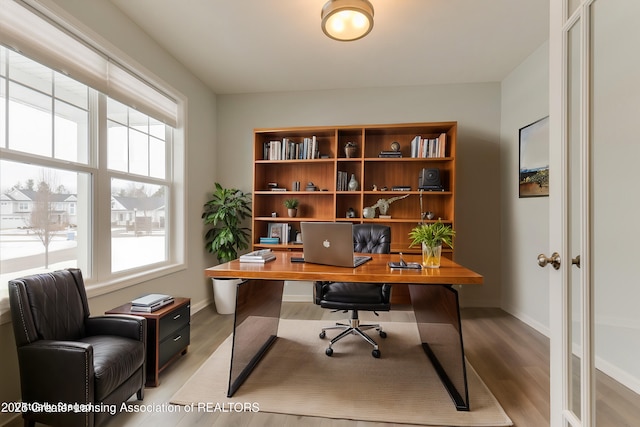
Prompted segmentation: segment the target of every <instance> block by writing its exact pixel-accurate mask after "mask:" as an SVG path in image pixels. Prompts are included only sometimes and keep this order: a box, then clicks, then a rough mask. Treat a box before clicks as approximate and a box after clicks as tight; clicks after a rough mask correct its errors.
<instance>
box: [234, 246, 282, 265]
mask: <svg viewBox="0 0 640 427" xmlns="http://www.w3.org/2000/svg"><path fill="white" fill-rule="evenodd" d="M274 259H276V255H275V254H274V253H273V252H271V249H260V250H257V251H253V252H249V253H248V254H244V255H240V262H257V263H262V264H264V263H265V262H269V261H273V260H274Z"/></svg>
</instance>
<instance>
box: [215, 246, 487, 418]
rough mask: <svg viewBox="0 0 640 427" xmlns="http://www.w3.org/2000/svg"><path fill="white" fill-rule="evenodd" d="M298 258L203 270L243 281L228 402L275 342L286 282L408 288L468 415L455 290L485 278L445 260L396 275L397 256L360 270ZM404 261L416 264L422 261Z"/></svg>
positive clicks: (434, 358)
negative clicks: (437, 265) (392, 263)
mask: <svg viewBox="0 0 640 427" xmlns="http://www.w3.org/2000/svg"><path fill="white" fill-rule="evenodd" d="M295 255H296V254H294V253H291V252H276V259H275V260H274V261H271V262H268V263H266V264H258V263H240V262H239V261H238V260H234V261H231V262H228V263H225V264H220V265H218V266H215V267H212V268H208V269H206V270H205V273H206V275H207V276H208V277H214V278H225V277H226V278H240V279H245V280H244V281H243V282H242V283H240V284H239V285H238V296H237V299H236V312H235V322H234V333H233V349H232V354H231V368H230V375H229V388H228V392H227V396H228V397H231V396H232V395H233V394H234V393H235V391H236V390H237V389H238V388H239V387H240V386H241V385H242V383H243V382H244V380H245V379H246V378H247V377H248V376H249V374H250V373H251V371H252V370H253V369H254V368H255V366H256V365H257V364H258V362H259V361H260V359H261V358H262V356H263V355H264V354H265V353H266V351H267V350H268V349H269V347H270V346H271V345H272V344H273V342H275V340H276V339H277V333H278V321H279V319H280V308H281V305H282V291H283V288H284V281H285V280H304V281H316V280H324V281H346V282H367V283H391V284H394V283H405V284H407V285H409V286H408V287H409V294H410V296H411V305H412V306H413V310H414V313H415V316H416V323H417V326H418V331H419V333H420V339H421V341H422V347H423V348H424V351H425V353H426V354H427V356H428V357H429V359H430V360H431V363H432V364H433V366H434V368H435V370H436V372H437V373H438V375H439V377H440V380H441V381H442V383H443V385H444V386H445V387H446V389H447V391H448V392H449V395H450V396H451V399H452V400H453V402H454V404H455V406H456V409H458V410H460V411H468V410H469V392H468V388H467V371H466V364H465V358H464V345H463V340H462V327H461V323H460V306H459V302H458V292H457V291H456V290H455V289H453V287H452V286H451V285H479V284H481V283H482V280H483V279H482V276H481V275H479V274H478V273H475V272H473V271H471V270H469V269H467V268H464V267H462V266H460V265H458V264H456V263H454V262H453V261H451V260H449V259H445V258H443V259H442V265H441V267H440V268H437V269H430V268H426V269H422V270H395V269H394V270H392V269H390V268H389V267H388V262H389V261H398V255H394V254H391V255H386V254H367V255H370V256H372V258H373V259H372V260H371V261H369V262H368V263H366V264H364V265H361V266H360V267H358V268H343V267H331V266H326V265H317V264H306V263H292V262H291V259H290V258H291V256H295ZM298 255H299V254H298ZM405 259H406V260H407V261H414V262H417V261H419V256H405Z"/></svg>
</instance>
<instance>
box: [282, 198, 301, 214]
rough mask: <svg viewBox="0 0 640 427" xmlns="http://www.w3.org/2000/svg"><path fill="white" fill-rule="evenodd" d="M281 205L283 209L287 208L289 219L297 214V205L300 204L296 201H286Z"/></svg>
mask: <svg viewBox="0 0 640 427" xmlns="http://www.w3.org/2000/svg"><path fill="white" fill-rule="evenodd" d="M283 204H284V207H285V208H287V213H288V214H289V217H290V218H295V216H296V215H297V214H298V205H299V204H300V202H299V201H298V199H286V200H285V201H284V202H283Z"/></svg>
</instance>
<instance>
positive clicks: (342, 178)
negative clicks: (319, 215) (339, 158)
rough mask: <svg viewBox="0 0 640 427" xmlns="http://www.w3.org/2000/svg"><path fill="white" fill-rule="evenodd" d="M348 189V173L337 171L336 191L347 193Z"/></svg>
mask: <svg viewBox="0 0 640 427" xmlns="http://www.w3.org/2000/svg"><path fill="white" fill-rule="evenodd" d="M348 189H349V173H348V172H345V171H338V177H337V180H336V190H337V191H347V190H348Z"/></svg>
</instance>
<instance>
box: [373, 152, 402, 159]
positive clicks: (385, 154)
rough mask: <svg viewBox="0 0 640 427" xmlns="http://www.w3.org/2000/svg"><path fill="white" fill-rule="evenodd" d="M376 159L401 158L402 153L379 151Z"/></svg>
mask: <svg viewBox="0 0 640 427" xmlns="http://www.w3.org/2000/svg"><path fill="white" fill-rule="evenodd" d="M378 157H390V158H398V157H402V153H401V152H400V151H381V152H380V154H378Z"/></svg>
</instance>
